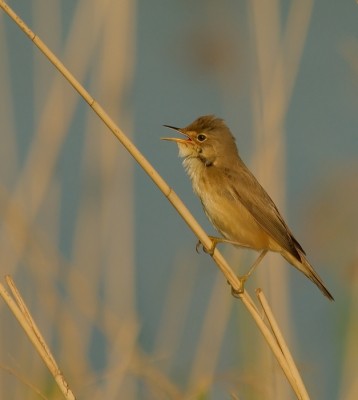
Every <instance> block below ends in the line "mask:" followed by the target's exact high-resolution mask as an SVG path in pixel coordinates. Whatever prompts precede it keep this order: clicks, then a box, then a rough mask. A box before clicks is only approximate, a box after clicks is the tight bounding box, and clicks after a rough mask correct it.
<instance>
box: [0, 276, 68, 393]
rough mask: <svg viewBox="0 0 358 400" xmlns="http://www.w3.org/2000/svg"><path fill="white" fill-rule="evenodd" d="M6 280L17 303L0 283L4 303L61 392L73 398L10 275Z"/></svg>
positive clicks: (0, 293) (0, 292)
mask: <svg viewBox="0 0 358 400" xmlns="http://www.w3.org/2000/svg"><path fill="white" fill-rule="evenodd" d="M6 280H7V282H8V283H9V285H10V287H11V290H12V292H13V293H14V295H15V298H16V301H17V302H18V305H16V303H15V302H14V300H13V299H12V298H11V296H10V294H9V293H8V292H7V291H6V289H5V288H4V286H3V285H2V284H1V283H0V295H1V297H2V298H3V299H4V300H5V303H6V304H7V305H8V306H9V308H10V310H11V311H12V313H13V314H14V315H15V317H16V319H17V320H18V321H19V323H20V325H21V326H22V328H23V329H24V331H25V333H26V335H27V336H28V337H29V339H30V340H31V342H32V344H33V345H34V347H35V349H36V351H37V352H38V353H39V355H40V357H41V358H42V360H43V361H44V363H45V364H46V366H47V368H48V369H49V370H50V372H51V374H52V375H53V377H54V379H55V381H56V383H57V385H58V386H59V388H60V390H61V392H62V393H63V395H64V396H65V398H66V399H67V400H75V396H74V394H73V393H72V391H71V389H70V388H69V387H68V384H67V382H66V381H65V379H64V377H63V375H62V373H61V371H60V369H59V368H58V366H57V364H56V362H55V360H54V358H53V356H52V354H51V352H50V350H49V348H48V346H47V345H46V342H45V340H44V338H43V337H42V335H41V333H40V331H39V330H38V328H37V326H36V324H35V322H34V321H33V318H32V317H31V314H30V312H29V311H28V309H27V307H26V305H25V302H24V301H23V299H22V298H21V296H20V293H19V291H18V290H17V288H16V286H15V284H14V283H13V282H12V280H11V278H10V277H6Z"/></svg>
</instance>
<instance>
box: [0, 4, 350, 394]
mask: <svg viewBox="0 0 358 400" xmlns="http://www.w3.org/2000/svg"><path fill="white" fill-rule="evenodd" d="M9 5H10V6H11V7H12V8H13V9H14V10H15V11H16V12H17V13H18V14H19V16H20V17H21V18H22V19H23V20H24V21H25V22H26V23H27V24H28V25H29V26H30V27H31V28H32V29H33V31H34V32H36V33H37V34H38V35H39V37H40V38H41V39H42V40H43V41H44V42H45V43H46V44H47V45H48V46H49V47H50V48H51V49H52V50H53V51H54V52H55V54H57V55H58V56H59V58H60V59H61V60H62V61H63V62H64V64H65V65H66V66H67V67H68V69H69V70H70V71H71V72H72V73H73V75H74V76H75V77H76V78H77V79H78V80H80V81H81V82H82V83H83V84H84V86H85V87H86V88H87V89H88V90H89V92H90V93H91V94H92V95H93V96H94V97H95V98H96V100H98V102H99V103H100V104H101V105H102V106H103V108H105V109H106V110H107V112H108V113H109V114H110V115H111V117H112V118H113V119H114V120H115V121H116V122H117V123H118V125H119V126H120V127H121V129H122V130H123V131H124V132H125V133H126V134H127V135H129V136H130V137H134V140H135V142H136V145H137V146H138V148H139V149H140V150H141V151H142V152H143V154H144V155H145V156H146V157H147V158H148V159H149V161H150V162H151V163H152V164H153V165H154V166H155V167H156V168H157V170H158V171H159V173H162V174H163V177H164V178H165V179H166V180H167V181H168V182H169V184H170V185H171V186H172V187H173V188H174V190H176V191H177V193H178V194H179V195H180V196H181V197H182V198H183V199H184V202H185V203H186V205H187V206H188V207H189V209H191V210H192V211H193V213H194V215H195V216H197V217H198V219H199V222H200V223H202V225H203V226H204V227H205V228H206V229H207V230H208V233H210V234H213V230H212V228H211V227H210V224H209V223H208V222H207V221H206V220H205V217H204V216H203V213H202V211H201V207H200V204H199V203H200V202H199V201H198V200H197V199H196V198H195V197H194V195H193V194H192V192H191V187H190V182H189V178H188V177H186V176H184V172H183V170H182V167H181V166H180V161H178V159H177V157H176V155H177V150H176V148H173V147H171V146H170V144H168V143H161V142H159V140H158V138H159V136H162V132H163V131H162V130H161V127H160V126H161V125H162V124H171V125H174V126H185V125H187V124H189V123H190V122H192V120H194V119H195V118H196V117H198V116H199V115H203V114H209V113H215V114H216V115H218V116H220V117H224V118H225V120H226V121H227V123H228V125H229V126H230V127H231V128H232V131H233V133H234V135H235V136H236V137H237V142H238V146H239V149H240V154H241V156H242V157H243V159H244V161H245V162H246V163H247V164H249V166H250V168H251V169H252V170H253V172H254V173H255V175H256V176H257V178H258V179H259V181H260V182H261V183H262V185H263V186H264V187H265V188H266V189H267V191H268V192H269V194H270V195H271V197H272V198H273V199H274V201H275V202H276V204H277V205H278V207H279V209H280V210H281V211H282V213H283V214H284V215H285V217H286V218H287V219H288V221H289V225H290V226H291V227H292V230H293V232H294V233H296V236H297V238H298V240H299V241H300V242H301V244H302V245H303V247H304V248H305V249H306V250H307V253H308V258H309V260H311V262H312V264H313V266H314V267H315V268H316V269H317V271H318V272H319V274H320V275H321V276H322V278H323V280H324V281H325V282H326V283H327V286H328V287H329V289H330V290H332V293H333V295H334V297H335V298H336V302H335V303H334V304H329V302H328V301H327V300H326V299H325V298H323V296H322V295H321V293H320V292H319V291H318V290H317V288H316V287H314V286H313V285H312V284H311V283H310V282H309V281H308V280H307V279H306V278H304V277H300V275H299V274H298V273H297V272H296V271H293V268H292V267H290V266H288V265H287V263H286V262H284V261H283V260H282V259H281V258H280V257H278V256H276V255H269V256H268V257H266V259H265V260H264V262H263V263H262V264H263V265H260V267H259V269H258V270H257V271H256V272H255V274H254V275H253V277H252V278H250V281H249V282H248V283H247V288H248V290H249V291H250V292H252V291H253V289H254V288H256V287H258V286H260V287H262V288H263V290H264V291H265V293H266V295H267V297H268V299H269V302H270V304H271V305H272V308H273V311H274V313H275V315H276V317H277V320H278V322H279V324H280V327H281V328H282V330H283V333H284V335H285V337H286V339H287V341H288V343H289V346H290V348H291V350H292V352H293V355H294V358H295V360H296V362H297V364H298V366H299V369H300V372H301V373H302V376H303V379H304V382H305V383H306V385H307V388H308V392H309V393H310V395H311V396H312V398H325V399H337V398H339V399H341V400H351V399H352V400H353V399H355V398H356V397H357V395H358V383H357V382H358V375H357V368H356V359H357V356H358V354H357V353H358V345H357V337H358V332H357V330H358V320H357V315H358V314H357V311H358V310H357V301H358V299H357V260H358V255H357V241H358V234H357V228H356V227H357V223H358V211H357V210H358V209H357V197H358V185H357V182H358V179H357V177H358V164H357V158H356V155H357V149H358V134H357V128H356V126H357V124H358V113H357V112H356V109H357V105H358V95H357V93H358V85H357V82H358V73H357V71H358V68H357V65H358V45H357V40H358V31H357V28H356V26H357V25H356V23H355V22H356V19H357V12H358V7H357V5H356V4H355V2H354V1H353V0H352V1H351V4H348V3H347V4H344V5H343V4H341V5H338V4H328V3H326V2H324V1H323V0H321V1H317V2H316V3H315V4H314V3H313V1H312V0H304V1H302V0H301V1H299V0H292V1H281V2H279V1H275V0H270V1H267V2H262V1H258V0H247V1H240V2H235V1H229V0H227V1H223V2H220V3H219V2H215V1H195V2H189V1H181V2H180V1H170V2H163V1H159V0H157V1H153V2H144V1H139V2H133V1H129V0H122V1H120V2H118V1H114V0H106V1H103V0H102V1H98V0H77V1H72V2H70V3H66V2H61V1H59V0H52V1H51V2H41V1H39V0H32V1H28V2H23V1H20V0H12V1H9ZM317 49H318V50H319V51H317ZM322 65H323V66H324V69H322ZM300 71H302V72H301V73H300ZM291 99H292V101H291ZM0 129H1V135H0V179H1V181H0V201H1V203H0V204H1V207H0V215H1V233H0V235H1V236H0V260H1V262H0V269H1V276H4V275H5V274H10V275H11V276H12V277H13V279H14V280H15V282H16V283H17V284H18V286H19V288H20V290H21V292H22V294H23V296H24V298H25V300H26V302H27V304H28V306H29V308H30V310H31V312H32V313H33V316H34V318H35V320H36V322H37V323H38V325H39V327H40V330H41V331H42V333H43V334H44V336H45V338H46V340H47V341H48V343H49V345H50V347H51V348H52V350H53V352H54V355H55V358H56V359H57V361H58V363H59V365H60V368H61V369H62V371H63V373H64V375H65V377H66V378H67V381H68V382H69V384H70V387H71V389H72V390H73V391H74V393H75V394H76V395H77V398H79V399H81V398H83V399H85V398H86V399H87V398H91V399H102V398H106V399H116V398H118V399H122V398H123V399H229V398H231V396H230V393H232V394H233V395H234V396H235V398H238V399H240V400H243V399H245V400H249V399H275V400H276V399H285V400H288V399H293V398H294V395H293V392H292V390H291V389H290V387H289V386H288V384H287V382H286V381H285V379H284V376H283V374H282V371H281V370H280V368H279V367H278V364H277V363H276V361H275V360H274V359H273V358H272V356H271V353H270V352H269V350H268V347H267V345H266V343H265V342H264V340H263V338H262V337H261V334H260V333H259V332H258V331H257V328H256V326H254V324H253V323H252V320H251V319H250V318H249V317H248V315H247V313H246V310H244V309H243V307H242V305H241V304H240V301H238V300H235V299H234V298H233V297H232V296H231V295H230V291H229V287H228V286H227V285H226V282H225V280H224V278H223V276H222V275H221V274H220V273H218V272H217V270H216V268H215V267H214V264H213V262H212V261H211V259H210V258H209V257H208V256H207V255H205V254H201V255H200V256H198V255H197V254H196V253H195V244H196V241H195V238H194V236H193V235H191V234H190V233H189V235H188V232H189V231H188V228H187V227H186V226H185V224H183V223H182V221H181V220H180V218H179V217H178V216H177V215H176V213H175V212H173V209H172V208H171V206H170V205H169V204H167V202H166V199H165V198H164V197H163V196H162V195H161V194H160V193H159V191H158V190H157V189H156V187H155V186H154V185H153V184H152V182H151V181H150V180H149V179H148V177H147V176H145V174H143V173H142V172H141V171H140V170H139V169H138V167H137V166H135V165H134V163H133V161H132V160H131V158H130V156H129V155H128V154H127V153H126V151H125V150H124V149H123V148H122V147H121V145H120V143H119V142H118V141H117V140H116V139H115V138H114V137H112V135H111V134H110V132H109V131H108V130H107V128H106V127H105V126H104V125H103V124H102V123H100V121H99V120H98V118H97V117H96V116H94V114H93V113H92V111H91V110H90V109H88V107H87V105H85V104H84V102H83V101H82V99H81V98H79V96H78V94H77V93H76V92H75V91H74V90H73V89H72V87H70V85H69V84H68V83H67V82H66V81H65V80H64V78H63V77H62V76H60V74H59V73H58V72H57V71H56V70H55V69H54V68H53V66H52V65H51V64H50V63H49V62H48V61H47V60H46V59H45V57H44V56H43V55H42V54H40V52H39V51H38V50H37V49H35V47H34V46H33V45H32V43H31V42H30V41H29V40H28V39H27V37H26V36H25V35H24V34H23V33H22V32H21V31H20V29H19V28H18V27H17V26H15V25H14V24H13V22H12V21H10V20H9V18H8V17H7V16H6V15H5V14H4V13H3V12H1V13H0ZM286 183H287V184H288V185H287V187H286ZM225 253H226V256H227V258H228V260H229V261H230V264H231V265H232V266H235V267H236V270H237V273H238V274H239V273H240V274H242V273H243V272H244V271H246V270H247V269H248V267H249V265H250V263H251V262H252V260H253V257H254V255H253V254H252V253H251V252H247V251H240V250H237V249H233V248H232V247H230V246H229V247H227V248H225ZM325 267H326V268H325ZM0 318H1V325H0V326H1V329H0V343H1V346H0V357H1V358H0V366H1V369H0V399H20V398H21V399H23V398H26V399H32V398H33V399H37V398H41V397H40V396H39V395H38V394H36V393H35V392H34V390H33V389H32V388H30V387H29V385H27V384H26V382H31V384H32V385H34V386H35V387H37V388H38V389H39V390H40V391H41V393H42V394H43V397H44V398H48V399H50V398H51V399H53V398H61V395H60V393H59V392H58V389H56V387H55V385H54V382H53V380H52V377H51V376H50V375H49V373H48V371H47V370H46V368H45V366H44V365H43V363H42V361H41V360H40V358H39V356H38V355H37V353H36V352H35V350H34V349H33V348H32V346H31V344H30V343H29V341H28V339H27V337H26V336H25V334H24V333H23V331H22V330H21V328H20V327H19V326H18V324H17V322H16V321H15V320H14V318H13V316H12V315H11V314H10V312H9V311H8V310H7V307H6V306H4V303H2V302H0Z"/></svg>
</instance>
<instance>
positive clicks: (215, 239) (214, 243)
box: [195, 236, 244, 256]
mask: <svg viewBox="0 0 358 400" xmlns="http://www.w3.org/2000/svg"><path fill="white" fill-rule="evenodd" d="M208 237H209V239H210V240H211V247H210V249H207V248H205V247H204V246H203V249H204V251H205V253H208V254H210V255H211V256H212V255H213V254H214V251H215V247H216V246H217V244H218V243H229V244H234V245H236V246H242V247H244V245H243V244H241V243H239V242H235V241H234V240H229V239H224V238H218V237H215V236H208ZM201 245H202V243H201V241H200V240H199V242H198V244H197V245H196V248H195V249H196V251H197V253H199V251H198V250H199V248H200V246H201Z"/></svg>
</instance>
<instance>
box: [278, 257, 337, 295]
mask: <svg viewBox="0 0 358 400" xmlns="http://www.w3.org/2000/svg"><path fill="white" fill-rule="evenodd" d="M297 251H298V253H299V255H300V258H301V262H299V261H298V260H297V258H295V257H294V256H293V255H292V254H290V253H289V252H287V251H284V252H282V253H281V254H282V256H283V257H284V258H285V259H286V260H287V261H288V262H289V263H290V264H292V265H293V266H294V267H296V268H297V269H298V270H300V271H301V272H302V273H304V274H305V275H306V276H307V278H309V279H310V280H311V281H312V282H313V283H315V284H316V285H317V286H318V288H319V290H320V291H321V292H322V293H323V294H324V295H325V296H326V297H327V298H328V299H329V300H331V301H332V300H334V298H333V296H332V295H331V293H329V291H328V289H327V288H326V286H325V284H324V283H323V281H322V279H321V278H320V277H319V276H318V274H317V272H316V271H315V270H314V269H313V268H312V267H311V265H310V263H309V262H308V261H307V260H306V258H305V256H304V254H303V253H302V252H301V251H300V250H299V249H297Z"/></svg>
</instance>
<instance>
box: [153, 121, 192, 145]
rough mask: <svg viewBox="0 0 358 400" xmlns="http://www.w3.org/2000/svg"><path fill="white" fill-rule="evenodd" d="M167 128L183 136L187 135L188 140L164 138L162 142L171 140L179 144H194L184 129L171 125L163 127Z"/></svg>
mask: <svg viewBox="0 0 358 400" xmlns="http://www.w3.org/2000/svg"><path fill="white" fill-rule="evenodd" d="M163 126H165V127H166V128H169V129H173V130H174V131H177V132H180V133H181V134H183V135H185V136H186V137H187V139H183V138H165V137H162V138H161V139H162V140H170V141H172V142H177V143H188V142H192V140H191V138H190V137H189V135H188V134H187V133H185V130H184V129H182V128H175V127H174V126H169V125H163Z"/></svg>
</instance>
